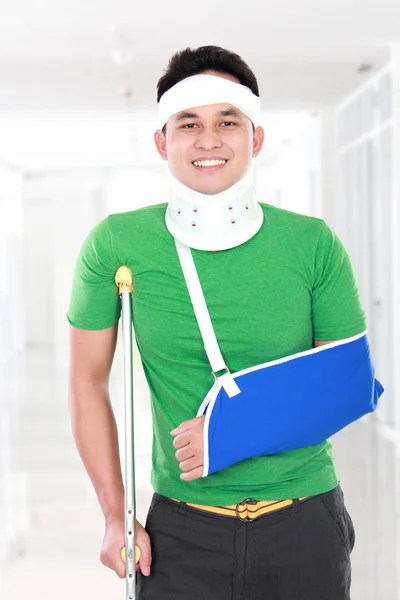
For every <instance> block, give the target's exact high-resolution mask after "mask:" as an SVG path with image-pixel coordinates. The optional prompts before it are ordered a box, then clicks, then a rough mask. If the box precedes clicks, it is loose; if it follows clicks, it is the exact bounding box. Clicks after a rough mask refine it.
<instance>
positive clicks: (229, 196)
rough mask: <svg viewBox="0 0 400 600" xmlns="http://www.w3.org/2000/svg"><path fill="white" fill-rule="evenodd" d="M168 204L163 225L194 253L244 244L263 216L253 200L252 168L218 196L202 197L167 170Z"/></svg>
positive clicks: (254, 233) (254, 199)
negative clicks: (195, 251) (192, 249)
mask: <svg viewBox="0 0 400 600" xmlns="http://www.w3.org/2000/svg"><path fill="white" fill-rule="evenodd" d="M167 185H168V192H169V202H168V207H167V211H166V214H165V224H166V226H167V229H168V231H169V232H170V234H171V235H172V236H173V237H174V238H176V239H177V240H179V241H180V242H182V243H183V244H185V245H186V246H189V247H190V248H194V249H196V250H209V251H216V250H228V249H230V248H235V247H236V246H240V245H241V244H244V243H245V242H247V241H248V240H249V239H251V238H252V237H253V236H255V235H256V233H257V232H258V231H259V229H260V228H261V225H262V223H263V219H264V213H263V211H262V208H261V206H260V205H259V204H258V202H257V199H256V193H255V189H254V174H253V167H252V165H251V166H250V167H249V169H248V170H247V172H246V173H245V175H244V176H243V177H242V178H241V179H240V180H239V181H237V182H236V183H235V184H234V185H232V186H231V187H230V188H228V189H227V190H224V191H223V192H220V193H219V194H202V193H200V192H196V191H195V190H192V189H191V188H189V187H187V186H186V185H184V184H183V183H182V182H180V181H179V180H178V179H177V178H176V177H174V175H173V174H172V173H171V171H170V170H169V169H167Z"/></svg>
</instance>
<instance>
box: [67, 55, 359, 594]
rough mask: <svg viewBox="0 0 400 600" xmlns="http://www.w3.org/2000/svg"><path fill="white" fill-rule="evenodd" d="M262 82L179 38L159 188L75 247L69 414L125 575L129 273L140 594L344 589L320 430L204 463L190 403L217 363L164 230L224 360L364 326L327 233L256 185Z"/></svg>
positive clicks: (341, 541)
mask: <svg viewBox="0 0 400 600" xmlns="http://www.w3.org/2000/svg"><path fill="white" fill-rule="evenodd" d="M198 76H202V77H200V78H199V77H198ZM258 97H259V92H258V86H257V81H256V78H255V76H254V74H253V73H252V71H251V70H250V68H249V67H248V66H247V65H246V63H244V61H243V60H242V59H241V58H240V57H239V56H238V55H236V54H233V53H231V52H228V51H226V50H224V49H221V48H218V47H214V46H208V47H201V48H198V49H195V50H192V49H186V50H184V51H182V52H179V53H177V54H175V55H174V56H173V57H172V59H171V60H170V63H169V65H168V69H167V70H166V73H165V74H164V75H163V76H162V77H161V79H160V81H159V83H158V102H159V108H160V119H161V120H160V129H159V130H157V132H156V133H155V136H154V137H155V144H156V147H157V150H158V152H159V154H160V156H161V158H162V159H163V160H165V161H167V162H168V180H167V185H168V189H169V202H168V203H162V204H156V205H154V206H149V207H146V208H143V209H139V210H134V211H131V212H127V213H123V214H114V215H110V216H108V217H107V218H106V219H104V220H103V221H101V222H100V223H98V225H96V227H95V228H94V229H93V230H92V231H91V232H90V234H89V235H88V237H87V239H86V240H85V242H84V244H83V246H82V249H81V252H80V254H79V257H78V261H77V265H76V271H75V277H74V282H73V289H72V294H71V303H70V309H69V313H68V318H69V322H70V323H71V326H72V327H71V371H70V373H71V374H70V411H71V419H72V424H73V430H74V435H75V439H76V443H77V447H78V449H79V452H80V454H81V457H82V460H83V462H84V464H85V467H86V469H87V472H88V474H89V476H90V478H91V480H92V482H93V485H94V488H95V490H96V492H97V495H98V499H99V502H100V505H101V508H102V511H103V513H104V517H105V525H106V531H105V537H104V542H103V547H102V553H101V560H102V562H103V563H104V564H105V565H106V566H108V567H110V568H111V569H114V570H115V571H116V573H117V574H118V575H119V576H120V577H123V576H124V573H125V566H124V563H123V562H122V560H121V556H120V552H121V548H122V547H123V546H124V543H125V542H124V499H123V495H124V494H123V483H122V477H121V471H120V461H119V455H118V440H117V429H116V425H115V419H114V416H113V413H112V409H111V405H110V399H109V392H108V378H109V373H110V369H111V365H112V361H113V356H114V350H115V344H116V337H117V323H118V319H119V316H120V302H119V297H118V291H117V288H116V286H115V281H114V277H115V273H116V271H117V270H118V268H119V266H121V265H127V266H128V267H129V268H130V269H131V271H132V274H133V296H132V307H133V319H134V327H135V333H136V339H137V343H138V348H139V351H140V354H141V358H142V362H143V367H144V372H145V375H146V378H147V381H148V383H149V388H150V393H151V406H152V414H153V432H154V434H153V469H152V478H151V481H152V485H153V487H154V490H155V494H154V496H153V500H152V503H151V506H150V509H149V513H148V517H147V521H146V524H145V528H144V527H143V526H142V525H141V524H140V523H139V522H137V524H136V536H137V537H136V543H137V545H138V546H139V548H140V550H141V559H140V562H139V565H138V568H139V571H138V574H137V575H138V590H139V598H140V599H141V600H150V599H154V598H157V599H160V600H168V599H171V600H172V599H173V600H186V599H187V598H191V599H192V600H197V599H198V600H200V599H201V600H203V599H206V598H207V599H208V598H210V599H214V598H215V599H218V600H228V599H229V600H231V599H232V598H234V599H235V600H239V599H247V598H249V599H250V598H252V599H254V600H256V599H260V600H261V599H262V600H267V599H268V600H275V599H278V598H279V599H280V600H289V598H290V600H300V599H301V600H303V599H305V598H307V600H314V599H315V600H348V599H349V598H350V579H351V568H350V553H351V551H352V549H353V546H354V528H353V524H352V521H351V518H350V516H349V514H348V512H347V510H346V508H345V505H344V499H343V494H342V491H341V488H340V485H339V480H338V475H337V472H336V469H335V463H334V458H333V456H332V450H331V444H330V442H329V441H323V442H322V443H318V444H313V445H310V446H306V447H302V448H297V449H294V450H291V451H288V452H282V453H279V454H273V455H263V456H254V457H251V458H248V459H247V460H242V461H240V462H237V463H236V464H232V465H231V466H229V467H227V468H224V469H221V470H219V471H218V472H215V473H213V474H211V475H209V476H206V477H205V476H203V475H204V464H203V463H204V441H205V436H204V423H205V418H206V417H205V415H201V416H196V415H197V414H198V411H199V407H200V405H201V403H202V400H203V398H204V397H205V395H206V394H207V392H208V391H209V388H210V386H211V385H212V383H213V379H212V376H211V371H212V369H211V367H210V363H209V360H208V356H207V353H206V350H205V347H204V344H203V340H202V335H201V333H200V330H199V325H198V323H197V320H196V316H195V313H194V310H193V305H192V302H191V298H190V297H189V294H188V287H187V284H186V281H185V277H184V275H183V272H182V268H181V264H180V262H179V258H178V254H177V246H176V244H175V240H178V241H180V242H182V243H184V244H186V245H187V246H189V247H190V248H191V253H192V256H193V260H194V263H195V267H196V269H197V273H198V277H199V280H200V282H201V286H202V291H203V292H204V297H205V300H206V304H207V307H208V310H209V313H210V316H211V320H212V325H213V327H214V331H215V335H216V338H217V339H218V342H219V344H220V349H221V353H222V356H223V357H224V360H225V361H226V364H227V365H229V370H230V371H231V372H232V373H235V372H238V371H240V370H243V369H247V368H250V367H252V366H254V365H257V364H262V363H266V362H267V361H275V360H277V359H281V358H282V357H288V356H290V355H294V354H296V353H299V352H304V351H308V350H310V349H312V348H313V347H318V346H321V345H324V344H327V343H329V342H330V341H334V340H341V339H344V338H350V337H351V336H357V335H358V334H360V333H361V332H364V331H365V329H366V323H365V316H364V311H363V309H362V306H361V303H360V299H359V295H358V291H357V286H356V283H355V280H354V275H353V271H352V268H351V264H350V261H349V258H348V255H347V253H346V251H345V250H344V248H343V246H342V244H341V243H340V241H339V240H338V238H337V237H336V235H335V234H334V233H333V232H332V231H331V230H330V229H329V228H328V227H327V225H326V224H325V223H324V221H322V220H320V219H316V218H312V217H308V216H304V215H298V214H295V213H291V212H288V211H284V210H280V209H277V208H274V207H272V206H269V205H266V204H263V203H262V202H260V201H261V200H262V199H261V198H260V199H257V198H256V197H255V194H254V184H253V173H252V159H253V158H255V157H256V156H257V155H258V154H259V153H260V151H261V149H262V145H263V140H264V131H263V129H262V127H260V126H259V124H258V123H257V122H256V119H257V115H258V105H257V102H258ZM163 99H164V100H163ZM204 99H205V100H204ZM210 99H211V100H210ZM132 193H134V191H133V192H132ZM214 376H215V375H214ZM217 377H218V375H217ZM250 410H251V406H243V411H250ZM237 443H238V444H240V443H241V440H240V439H238V440H237Z"/></svg>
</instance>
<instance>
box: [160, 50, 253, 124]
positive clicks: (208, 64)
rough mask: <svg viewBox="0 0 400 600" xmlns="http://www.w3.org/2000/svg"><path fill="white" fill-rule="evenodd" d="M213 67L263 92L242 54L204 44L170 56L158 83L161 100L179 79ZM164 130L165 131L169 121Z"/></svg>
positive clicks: (250, 87) (214, 69) (213, 69)
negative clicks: (259, 88)
mask: <svg viewBox="0 0 400 600" xmlns="http://www.w3.org/2000/svg"><path fill="white" fill-rule="evenodd" d="M211 70H212V71H217V72H219V73H227V74H228V75H232V76H233V77H236V78H237V79H238V81H239V83H241V84H242V85H245V86H246V87H248V88H249V89H250V90H251V91H252V92H253V94H255V95H256V96H259V95H260V93H259V90H258V83H257V79H256V76H255V75H254V73H253V71H252V70H251V69H250V67H249V66H248V64H247V63H246V62H245V61H244V60H243V59H242V58H241V57H240V56H239V55H238V54H235V53H234V52H230V51H229V50H225V49H224V48H220V47H219V46H200V48H195V49H193V48H186V49H185V50H180V51H179V52H176V53H175V54H174V55H173V56H172V57H171V58H170V60H169V63H168V66H167V68H166V69H165V72H164V75H162V77H160V79H159V81H158V83H157V102H160V99H161V98H162V96H163V94H165V92H167V91H168V90H169V89H170V88H172V87H173V86H174V85H176V84H177V83H179V81H182V80H183V79H186V78H187V77H191V76H192V75H199V74H200V73H204V71H211ZM253 129H254V125H253ZM163 133H164V134H165V125H164V127H163Z"/></svg>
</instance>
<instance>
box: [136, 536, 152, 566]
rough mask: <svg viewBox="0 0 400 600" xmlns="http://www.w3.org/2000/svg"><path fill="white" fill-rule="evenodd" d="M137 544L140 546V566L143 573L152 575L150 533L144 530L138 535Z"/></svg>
mask: <svg viewBox="0 0 400 600" xmlns="http://www.w3.org/2000/svg"><path fill="white" fill-rule="evenodd" d="M136 544H137V545H138V546H139V548H140V560H139V568H140V570H141V571H142V573H143V575H146V577H147V576H148V575H150V567H151V561H152V554H151V543H150V536H149V534H148V533H147V532H146V531H145V530H143V531H141V532H140V533H138V535H137V537H136Z"/></svg>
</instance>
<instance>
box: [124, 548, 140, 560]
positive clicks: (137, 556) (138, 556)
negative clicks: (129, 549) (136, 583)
mask: <svg viewBox="0 0 400 600" xmlns="http://www.w3.org/2000/svg"><path fill="white" fill-rule="evenodd" d="M121 558H122V560H123V561H124V562H126V548H125V546H124V547H123V548H122V550H121ZM139 560H140V548H139V546H135V563H138V562H139Z"/></svg>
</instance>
